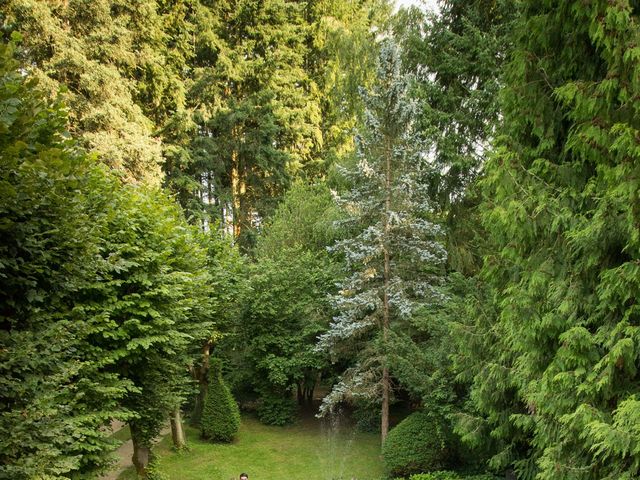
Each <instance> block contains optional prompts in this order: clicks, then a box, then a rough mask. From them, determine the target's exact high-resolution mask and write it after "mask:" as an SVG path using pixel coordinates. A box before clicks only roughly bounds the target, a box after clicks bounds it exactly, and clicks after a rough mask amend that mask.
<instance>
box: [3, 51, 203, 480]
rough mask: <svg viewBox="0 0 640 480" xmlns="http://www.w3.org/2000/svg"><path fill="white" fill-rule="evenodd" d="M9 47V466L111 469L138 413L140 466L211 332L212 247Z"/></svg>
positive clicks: (41, 471)
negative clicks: (86, 131)
mask: <svg viewBox="0 0 640 480" xmlns="http://www.w3.org/2000/svg"><path fill="white" fill-rule="evenodd" d="M11 54H12V47H6V46H5V47H3V50H2V84H1V88H2V102H3V103H2V105H3V108H2V112H3V116H2V122H3V123H2V189H3V196H2V198H3V203H2V218H3V223H2V225H3V226H2V228H3V232H4V233H3V235H2V250H1V251H2V278H3V289H2V292H3V293H2V312H3V313H2V325H3V329H2V345H3V347H2V350H1V351H2V356H3V362H2V365H3V367H2V368H3V375H2V379H3V380H2V381H3V394H2V395H3V397H2V398H3V400H2V432H3V440H2V441H3V442H4V444H3V449H2V452H3V453H2V455H3V456H4V458H3V460H6V461H3V474H6V475H5V476H6V477H7V478H34V477H42V478H49V477H51V478H54V477H55V478H60V477H61V478H68V476H70V475H71V476H78V475H91V473H92V472H94V471H96V470H100V469H102V468H104V466H105V465H106V462H107V455H106V454H108V453H109V451H110V450H111V449H112V448H113V442H112V441H110V440H108V439H107V438H106V433H105V431H104V428H103V427H104V426H105V425H106V424H108V423H109V421H110V420H111V419H112V418H114V417H117V418H121V419H129V422H130V425H131V431H132V436H133V438H134V445H135V446H136V451H140V452H142V453H141V454H140V456H138V458H139V459H140V465H139V466H140V471H143V470H144V467H145V464H146V461H147V460H148V451H147V449H148V447H149V446H150V441H151V440H152V439H153V438H154V437H155V436H156V435H157V434H158V432H159V430H160V426H161V423H162V422H163V421H164V419H165V418H166V415H167V413H168V411H169V410H170V409H171V408H172V407H174V406H175V405H176V404H177V403H179V402H180V392H181V390H182V389H181V385H182V384H184V383H185V381H186V380H187V379H186V369H187V367H188V365H189V357H188V356H187V352H188V347H189V345H190V343H191V342H192V341H193V340H194V339H199V338H202V337H205V336H206V335H207V334H208V331H209V329H210V324H209V323H208V322H207V311H206V310H207V297H208V286H207V285H208V279H209V277H208V272H207V269H206V258H205V255H206V250H205V249H204V248H202V247H201V245H200V241H199V240H198V237H197V234H196V233H195V232H194V231H192V229H191V228H190V227H188V226H187V225H186V224H185V222H184V220H183V218H182V216H181V213H180V211H179V209H178V207H177V206H176V205H174V204H173V203H172V202H170V201H169V200H168V199H167V198H166V197H165V196H164V195H162V194H161V193H160V192H156V191H152V190H148V189H146V188H140V187H133V186H123V185H121V183H120V182H119V180H118V179H117V178H115V177H113V176H112V175H110V174H109V173H108V172H107V171H105V169H104V168H101V167H100V166H98V165H97V164H96V162H95V158H94V157H91V156H88V155H87V154H86V153H84V152H83V151H82V150H81V149H79V148H78V147H77V145H76V144H75V143H74V142H73V141H72V140H69V138H68V135H67V134H66V132H65V131H64V127H65V124H66V121H67V117H66V112H65V111H64V110H62V108H61V107H60V105H59V104H52V103H50V102H48V101H46V100H44V99H43V98H44V95H43V94H42V92H41V91H40V90H38V88H37V82H36V80H34V79H28V80H26V79H25V78H23V76H22V75H21V74H20V73H19V72H18V65H17V63H15V62H14V61H13V60H11V58H10V56H11Z"/></svg>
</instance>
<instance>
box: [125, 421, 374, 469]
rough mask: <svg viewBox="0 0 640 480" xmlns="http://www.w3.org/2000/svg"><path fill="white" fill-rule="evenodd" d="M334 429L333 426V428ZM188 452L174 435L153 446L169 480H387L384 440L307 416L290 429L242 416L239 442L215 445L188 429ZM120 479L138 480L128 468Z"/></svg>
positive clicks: (159, 464) (161, 467) (289, 427)
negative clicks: (177, 447)
mask: <svg viewBox="0 0 640 480" xmlns="http://www.w3.org/2000/svg"><path fill="white" fill-rule="evenodd" d="M334 427H335V425H334ZM186 433H187V438H188V443H189V447H190V450H189V451H188V452H181V453H176V452H174V451H173V450H172V449H171V438H170V437H171V435H168V436H167V437H165V438H164V439H163V440H162V441H161V442H160V444H158V445H157V446H156V448H155V451H156V453H158V454H159V462H158V466H159V470H160V472H162V473H164V474H165V475H166V476H167V478H168V479H169V480H229V479H237V478H238V476H239V474H240V472H247V473H248V474H249V478H250V479H251V480H303V479H304V480H339V479H345V480H351V479H357V480H378V479H380V478H383V477H384V473H383V469H382V462H381V459H380V437H379V436H378V435H374V434H366V433H356V432H355V431H354V430H353V429H352V428H351V427H350V426H343V427H342V428H337V427H335V428H330V427H329V425H328V422H326V421H322V422H321V421H318V420H316V419H315V418H313V417H309V418H305V419H303V420H301V421H300V422H299V423H298V424H296V425H292V426H288V427H269V426H265V425H262V424H261V423H259V422H258V421H257V420H255V419H254V418H252V417H247V416H245V417H243V418H242V424H241V426H240V432H239V434H238V438H237V439H236V440H235V441H234V442H233V443H231V444H212V443H207V442H204V441H202V440H200V439H199V436H198V431H197V430H195V429H192V428H187V429H186ZM118 478H119V480H129V479H134V478H135V474H134V472H133V471H132V470H131V469H130V470H127V471H125V472H123V474H122V475H120V477H118Z"/></svg>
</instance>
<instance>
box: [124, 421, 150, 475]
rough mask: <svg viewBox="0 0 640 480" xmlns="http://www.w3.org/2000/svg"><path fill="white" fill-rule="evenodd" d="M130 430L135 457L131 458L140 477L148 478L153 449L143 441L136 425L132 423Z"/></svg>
mask: <svg viewBox="0 0 640 480" xmlns="http://www.w3.org/2000/svg"><path fill="white" fill-rule="evenodd" d="M129 429H130V430H131V443H133V455H132V456H131V461H132V462H133V465H134V466H135V467H136V473H137V474H138V477H141V478H146V476H147V467H148V466H149V461H150V460H151V447H150V446H149V445H148V444H147V443H145V442H143V441H141V438H140V437H141V435H140V432H139V431H138V429H137V428H136V426H135V424H132V423H130V424H129Z"/></svg>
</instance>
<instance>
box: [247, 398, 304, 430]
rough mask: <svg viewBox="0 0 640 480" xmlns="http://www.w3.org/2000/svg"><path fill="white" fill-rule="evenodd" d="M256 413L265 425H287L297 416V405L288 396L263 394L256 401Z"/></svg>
mask: <svg viewBox="0 0 640 480" xmlns="http://www.w3.org/2000/svg"><path fill="white" fill-rule="evenodd" d="M257 413H258V419H259V420H260V421H261V422H262V423H264V424H265V425H279V426H282V425H289V424H291V423H293V422H294V421H295V420H296V418H297V417H298V405H296V402H295V400H294V399H293V398H291V397H289V396H287V397H283V396H278V395H265V396H263V397H262V398H261V399H260V401H259V403H258V409H257Z"/></svg>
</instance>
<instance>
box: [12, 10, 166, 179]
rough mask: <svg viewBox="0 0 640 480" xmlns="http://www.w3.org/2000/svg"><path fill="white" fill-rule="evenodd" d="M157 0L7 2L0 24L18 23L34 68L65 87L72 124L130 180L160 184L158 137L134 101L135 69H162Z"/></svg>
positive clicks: (44, 82) (44, 80)
mask: <svg viewBox="0 0 640 480" xmlns="http://www.w3.org/2000/svg"><path fill="white" fill-rule="evenodd" d="M154 4H155V2H153V1H144V2H136V4H135V5H129V4H127V3H126V2H118V1H113V0H100V1H96V2H92V3H90V4H87V3H86V2H83V1H75V0H73V1H69V2H33V1H28V0H27V1H23V0H16V1H13V0H12V1H9V2H4V3H3V5H2V7H0V8H1V10H0V18H2V20H3V22H2V29H3V30H4V31H5V32H10V31H12V30H17V31H19V32H21V33H22V35H23V38H24V43H23V45H24V48H23V49H22V50H21V53H22V57H23V58H24V64H25V65H26V66H28V67H27V68H28V70H29V73H30V74H31V75H33V76H34V77H35V78H38V79H39V80H40V83H41V86H42V88H43V89H45V88H46V89H48V90H49V91H50V93H51V94H53V95H56V94H57V93H58V91H59V90H60V88H61V87H64V90H65V91H64V93H63V98H64V100H65V102H66V103H67V105H68V106H69V114H70V130H71V131H72V133H74V134H75V135H77V136H78V137H79V138H80V139H81V140H82V143H83V145H84V146H85V147H87V148H89V149H92V150H96V151H97V152H99V153H100V156H101V158H102V160H103V161H104V162H105V163H107V164H108V165H110V166H112V167H113V168H115V169H117V170H119V171H121V172H122V175H123V176H124V178H125V179H127V180H132V181H144V182H147V183H153V184H156V185H157V184H159V183H160V180H161V170H160V163H161V149H160V143H159V142H158V140H157V139H155V138H154V137H153V128H154V125H153V123H152V122H151V121H150V120H149V119H148V118H147V117H145V115H144V113H143V111H142V109H141V108H140V105H139V104H138V103H137V102H136V97H137V84H136V81H135V80H136V79H135V72H137V71H141V70H142V71H144V70H152V69H155V70H159V69H161V68H162V64H161V63H159V60H160V59H159V58H158V56H157V55H155V54H154V45H155V44H157V43H158V42H160V41H161V39H159V38H157V37H158V36H159V35H161V32H160V31H159V25H158V22H159V19H158V17H157V15H156V12H155V6H154Z"/></svg>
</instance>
